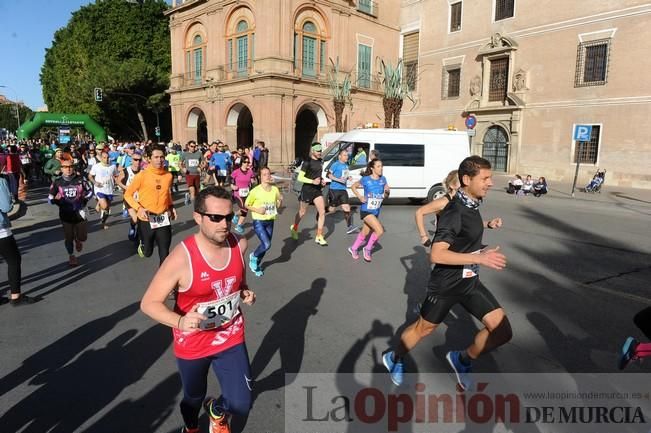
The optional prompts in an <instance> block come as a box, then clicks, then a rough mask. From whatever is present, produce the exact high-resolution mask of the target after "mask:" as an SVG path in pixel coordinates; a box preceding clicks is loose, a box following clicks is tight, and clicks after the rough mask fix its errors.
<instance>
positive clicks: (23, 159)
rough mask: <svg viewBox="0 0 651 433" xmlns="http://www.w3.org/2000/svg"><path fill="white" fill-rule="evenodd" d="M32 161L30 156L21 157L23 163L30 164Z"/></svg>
mask: <svg viewBox="0 0 651 433" xmlns="http://www.w3.org/2000/svg"><path fill="white" fill-rule="evenodd" d="M31 162H32V161H31V160H30V159H29V158H20V163H21V164H23V165H27V164H30V163H31Z"/></svg>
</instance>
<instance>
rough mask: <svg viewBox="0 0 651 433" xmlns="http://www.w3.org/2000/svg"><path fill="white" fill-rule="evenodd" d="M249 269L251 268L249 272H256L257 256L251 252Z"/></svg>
mask: <svg viewBox="0 0 651 433" xmlns="http://www.w3.org/2000/svg"><path fill="white" fill-rule="evenodd" d="M249 269H251V272H253V273H254V274H255V273H256V272H258V258H257V257H256V256H254V255H253V253H251V254H249Z"/></svg>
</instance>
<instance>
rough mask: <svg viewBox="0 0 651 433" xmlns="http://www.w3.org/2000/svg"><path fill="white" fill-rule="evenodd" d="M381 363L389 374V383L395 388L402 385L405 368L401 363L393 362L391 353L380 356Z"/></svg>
mask: <svg viewBox="0 0 651 433" xmlns="http://www.w3.org/2000/svg"><path fill="white" fill-rule="evenodd" d="M382 363H383V364H384V366H385V367H386V369H387V370H389V373H390V374H391V382H393V384H394V385H395V386H400V385H402V381H403V376H404V372H405V366H404V365H403V363H402V361H397V362H395V361H394V360H393V351H390V352H387V353H385V354H384V355H382Z"/></svg>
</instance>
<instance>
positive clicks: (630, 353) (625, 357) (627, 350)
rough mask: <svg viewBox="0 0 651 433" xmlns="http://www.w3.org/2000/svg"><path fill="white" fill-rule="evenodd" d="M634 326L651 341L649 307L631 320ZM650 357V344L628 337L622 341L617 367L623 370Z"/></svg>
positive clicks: (650, 310) (650, 314)
mask: <svg viewBox="0 0 651 433" xmlns="http://www.w3.org/2000/svg"><path fill="white" fill-rule="evenodd" d="M633 322H634V323H635V325H636V326H637V327H638V328H640V331H642V332H643V333H644V335H645V336H646V338H647V339H649V340H651V307H647V308H645V309H643V310H642V311H640V312H638V313H637V314H636V315H635V317H634V318H633ZM649 356H651V343H649V342H647V343H640V342H639V341H638V340H636V339H635V338H633V337H628V338H627V339H626V341H624V345H623V346H622V350H621V354H620V355H619V361H618V363H617V367H619V369H620V370H623V369H625V368H626V366H628V364H630V363H631V362H632V361H637V360H641V359H642V358H648V357H649Z"/></svg>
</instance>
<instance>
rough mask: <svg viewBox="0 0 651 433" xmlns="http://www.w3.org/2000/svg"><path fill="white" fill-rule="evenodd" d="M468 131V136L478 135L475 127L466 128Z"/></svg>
mask: <svg viewBox="0 0 651 433" xmlns="http://www.w3.org/2000/svg"><path fill="white" fill-rule="evenodd" d="M466 132H467V133H468V137H474V136H475V135H477V131H475V130H474V129H468V130H466Z"/></svg>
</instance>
